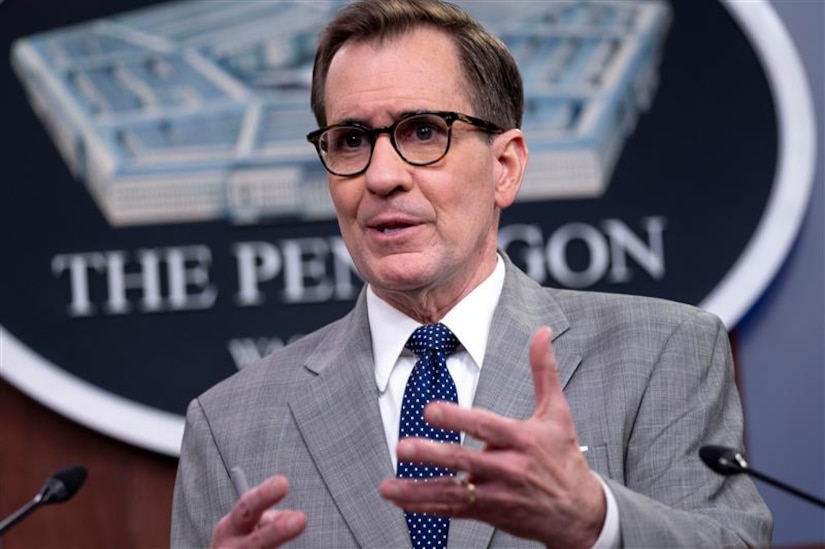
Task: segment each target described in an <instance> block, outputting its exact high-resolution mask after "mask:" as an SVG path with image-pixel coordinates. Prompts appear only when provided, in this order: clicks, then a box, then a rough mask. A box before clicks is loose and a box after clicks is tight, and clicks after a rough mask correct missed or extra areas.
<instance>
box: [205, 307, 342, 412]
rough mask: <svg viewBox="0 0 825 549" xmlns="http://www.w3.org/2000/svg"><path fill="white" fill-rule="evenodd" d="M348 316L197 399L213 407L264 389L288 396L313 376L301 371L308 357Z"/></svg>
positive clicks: (234, 376)
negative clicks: (225, 400) (217, 403)
mask: <svg viewBox="0 0 825 549" xmlns="http://www.w3.org/2000/svg"><path fill="white" fill-rule="evenodd" d="M349 316H350V315H347V316H345V317H343V318H340V319H338V320H336V321H334V322H331V323H329V324H327V325H325V326H322V327H321V328H319V329H317V330H315V331H314V332H311V333H309V334H306V335H304V336H302V337H300V338H299V339H297V340H295V341H293V342H291V343H289V344H288V345H285V346H284V347H282V348H280V349H277V350H275V351H273V352H272V353H270V354H268V355H266V356H264V357H261V358H260V359H258V360H256V361H254V362H252V363H251V364H248V365H247V366H244V367H243V368H242V369H241V370H239V371H238V372H235V373H234V374H232V375H230V376H229V377H227V378H225V379H223V380H222V381H220V382H218V383H217V384H215V385H213V386H212V387H211V388H209V389H207V390H206V391H205V392H204V393H203V394H202V395H200V397H199V399H200V400H201V402H202V403H214V402H216V401H221V400H224V399H227V398H228V399H237V398H241V397H243V395H250V394H254V393H258V392H260V391H261V390H262V389H263V388H265V389H266V391H268V392H269V394H271V395H276V394H278V393H283V394H285V395H287V394H291V391H292V390H293V389H294V388H295V387H296V386H297V385H298V384H300V383H303V382H305V381H306V380H307V379H309V378H310V377H311V375H312V374H310V373H309V372H307V371H306V370H305V368H304V364H305V361H306V359H307V357H308V356H310V355H311V354H312V353H313V352H315V350H316V349H318V348H319V347H321V346H323V345H324V344H325V342H326V341H327V340H328V338H329V337H330V336H331V335H332V334H334V333H336V331H337V330H338V329H339V328H340V325H341V324H342V323H344V322H346V321H347V319H348V318H349Z"/></svg>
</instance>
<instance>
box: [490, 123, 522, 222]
mask: <svg viewBox="0 0 825 549" xmlns="http://www.w3.org/2000/svg"><path fill="white" fill-rule="evenodd" d="M493 146H494V150H495V151H496V157H495V163H496V164H495V167H494V169H495V171H496V174H495V175H496V189H495V196H496V206H497V207H498V208H499V209H504V208H507V207H508V206H510V205H511V204H512V203H513V202H515V200H516V195H517V194H518V191H519V189H520V188H521V183H522V181H523V180H524V171H525V169H526V168H527V156H528V152H527V142H526V141H525V140H524V134H523V133H522V132H521V130H519V129H513V130H507V131H506V132H504V133H502V134H500V135H498V136H496V139H495V142H494V144H493Z"/></svg>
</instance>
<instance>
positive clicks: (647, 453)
mask: <svg viewBox="0 0 825 549" xmlns="http://www.w3.org/2000/svg"><path fill="white" fill-rule="evenodd" d="M542 324H547V325H549V326H551V327H552V328H553V331H554V334H555V339H554V342H553V346H554V349H555V354H556V357H557V359H558V363H559V372H560V375H561V381H562V384H563V386H564V392H565V395H566V398H567V401H568V402H569V404H570V408H571V410H572V413H573V419H574V421H575V425H576V431H577V433H578V436H579V440H580V443H581V444H583V445H587V446H589V450H588V452H587V453H586V457H587V460H588V463H589V464H590V467H591V469H593V470H594V471H595V472H597V473H599V474H600V475H601V476H602V477H603V478H604V479H605V480H606V482H607V483H608V485H609V486H610V488H611V489H612V491H613V493H614V495H615V498H616V501H617V503H618V508H619V513H620V527H621V536H622V541H623V544H624V547H656V548H659V547H677V546H679V547H722V546H734V545H744V544H748V545H755V546H766V545H768V544H769V542H770V534H771V517H770V513H769V511H768V509H767V507H766V506H765V504H764V502H763V501H762V499H761V498H760V496H759V494H758V493H757V491H756V489H755V487H754V485H753V483H752V482H751V481H750V480H748V479H747V478H746V477H744V476H739V477H730V478H722V477H719V476H717V475H715V474H714V473H712V472H711V471H709V470H708V469H706V468H705V466H704V465H703V464H702V463H701V462H700V460H699V458H698V455H697V452H698V450H699V447H700V446H702V445H704V444H722V445H725V446H732V447H736V448H741V447H742V413H741V407H740V403H739V397H738V395H737V392H736V389H735V387H734V384H733V368H732V361H731V354H730V349H729V345H728V339H727V334H726V332H725V330H724V328H723V326H722V325H721V323H720V322H719V320H718V319H717V318H716V317H714V316H712V315H710V314H707V313H704V312H702V311H700V310H698V309H696V308H693V307H689V306H685V305H680V304H675V303H671V302H665V301H661V300H654V299H646V298H638V297H627V296H618V295H606V294H596V293H589V292H573V291H564V290H554V289H548V288H542V287H541V286H539V285H538V284H536V283H535V282H534V281H533V280H531V279H530V278H528V277H527V276H526V275H525V274H523V273H522V272H520V271H519V270H518V269H517V268H515V267H514V266H513V265H512V263H510V262H509V261H507V274H506V280H505V284H504V290H503V293H502V295H501V298H500V301H499V304H498V307H497V309H496V312H495V315H494V318H493V322H492V326H491V331H490V336H489V340H488V341H489V342H488V348H487V354H486V358H485V362H484V365H483V368H482V370H481V377H480V378H479V382H478V388H477V392H476V397H475V402H474V405H475V406H478V407H482V408H487V409H489V410H493V411H495V412H496V413H498V414H501V415H503V416H508V417H514V418H526V417H529V416H530V415H531V414H532V412H533V409H534V397H533V385H532V380H531V374H530V367H529V363H528V357H527V349H528V346H529V342H530V338H531V337H532V334H533V332H534V331H535V330H536V328H537V327H538V326H540V325H542ZM371 349H372V348H371V341H370V332H369V325H368V322H367V310H366V301H365V296H364V293H363V292H362V294H361V296H360V297H359V299H358V301H357V303H356V305H355V308H354V309H353V310H352V311H351V312H350V314H348V315H347V316H345V317H344V318H342V319H340V320H338V321H336V322H334V323H332V324H330V325H328V326H326V327H324V328H322V329H320V330H318V331H316V332H314V333H312V334H309V335H307V336H305V337H303V338H302V339H300V340H299V341H297V342H295V343H294V344H292V345H289V346H287V347H285V348H283V349H281V350H279V351H277V352H276V353H274V354H272V355H270V356H269V357H266V358H264V359H262V360H261V361H260V362H258V363H256V364H254V365H251V366H248V367H246V368H244V369H243V370H242V371H240V372H238V373H237V374H235V375H234V376H232V377H231V378H229V379H227V380H225V381H223V382H222V383H220V384H218V385H217V386H215V387H213V388H212V389H210V390H209V391H207V392H206V393H204V394H203V395H202V396H201V397H199V398H197V399H195V400H194V401H192V403H191V405H190V406H189V410H188V413H187V423H186V432H185V435H184V440H183V449H182V452H181V459H180V465H179V469H178V476H177V481H176V485H175V496H174V512H173V518H172V545H173V546H174V547H206V546H208V545H209V537H210V535H211V532H212V528H213V527H214V525H215V524H216V523H217V521H218V520H219V519H220V517H221V516H222V515H224V514H225V513H227V512H228V511H229V509H230V508H231V507H232V505H233V503H234V502H235V500H236V495H235V491H234V489H233V487H232V484H231V482H230V479H229V474H228V471H229V469H230V468H231V467H234V466H236V465H240V466H242V467H243V468H244V469H245V471H246V473H247V476H248V477H249V481H250V484H251V485H254V484H257V483H259V482H261V481H263V480H264V479H265V478H267V477H269V476H270V475H273V474H278V473H279V474H283V475H285V476H286V477H287V478H288V479H289V481H290V486H291V489H290V493H289V496H288V497H287V499H286V500H285V501H284V502H283V504H282V505H283V506H284V507H287V508H294V509H300V510H303V511H305V512H306V514H307V518H308V524H307V529H306V531H305V532H304V534H303V535H302V536H301V537H299V538H298V539H296V540H295V541H293V546H301V547H303V546H306V547H335V548H338V547H376V548H377V547H382V548H383V547H409V546H410V541H409V536H408V533H407V526H406V523H405V520H404V514H403V512H402V511H401V510H400V509H398V508H396V507H394V506H392V505H390V504H389V503H387V502H386V501H384V500H383V499H382V498H381V496H380V495H379V493H378V485H379V484H380V482H381V481H382V480H383V479H384V478H387V477H391V476H393V475H394V471H393V468H392V462H391V460H390V453H389V452H390V450H389V449H388V448H387V444H386V441H385V438H384V432H383V427H382V423H381V416H380V412H379V408H378V390H377V388H376V383H375V377H374V372H373V364H372V350H371ZM465 444H467V445H469V446H471V447H476V448H480V446H481V443H480V442H479V441H477V440H474V439H472V438H471V437H467V439H466V440H465ZM449 545H450V547H474V548H475V547H527V546H535V544H534V543H532V542H529V541H527V540H522V539H517V538H515V537H512V536H510V535H508V534H507V533H505V532H502V531H499V530H496V529H494V528H493V527H492V526H489V525H487V524H484V523H480V522H476V521H468V520H453V521H452V524H451V527H450V536H449Z"/></svg>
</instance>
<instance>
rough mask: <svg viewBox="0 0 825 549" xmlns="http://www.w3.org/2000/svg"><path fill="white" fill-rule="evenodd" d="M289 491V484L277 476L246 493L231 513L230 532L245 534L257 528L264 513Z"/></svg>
mask: <svg viewBox="0 0 825 549" xmlns="http://www.w3.org/2000/svg"><path fill="white" fill-rule="evenodd" d="M288 491H289V482H288V481H287V479H286V478H284V477H282V476H275V477H271V478H269V479H267V480H266V481H264V482H262V483H261V484H260V485H258V486H256V487H255V488H253V489H252V490H249V491H248V492H246V493H245V494H244V495H243V496H241V498H240V499H239V500H238V502H237V503H236V504H235V506H234V507H232V511H230V513H229V532H230V533H231V534H245V533H247V532H250V531H252V529H253V528H255V526H257V524H258V521H259V520H260V518H261V515H263V513H264V511H266V510H267V509H269V508H270V507H272V506H273V505H275V504H276V503H278V502H279V501H281V500H282V499H283V498H284V496H286V494H287V492H288Z"/></svg>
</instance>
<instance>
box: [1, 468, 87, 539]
mask: <svg viewBox="0 0 825 549" xmlns="http://www.w3.org/2000/svg"><path fill="white" fill-rule="evenodd" d="M86 475H87V471H86V468H85V467H83V466H82V465H73V466H72V467H66V468H65V469H61V470H60V471H58V472H56V473H55V474H53V475H52V476H50V477H49V478H47V479H46V482H45V483H43V487H42V488H40V492H38V493H37V495H36V496H34V498H33V499H32V500H31V501H30V502H28V503H27V504H26V505H24V506H23V507H21V508H20V509H18V510H17V511H15V512H14V513H12V514H11V515H9V516H8V517H6V518H5V519H4V520H3V522H0V536H1V535H3V534H4V533H5V532H6V530H8V529H9V528H11V527H12V526H14V525H15V524H17V523H18V522H20V521H21V520H23V519H24V518H25V517H27V516H28V515H29V514H30V513H31V512H32V511H34V510H35V509H37V508H38V507H40V506H41V505H48V504H50V503H63V502H64V501H68V500H70V499H71V498H72V496H74V495H75V493H77V491H78V490H80V487H81V486H83V483H84V482H86Z"/></svg>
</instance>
